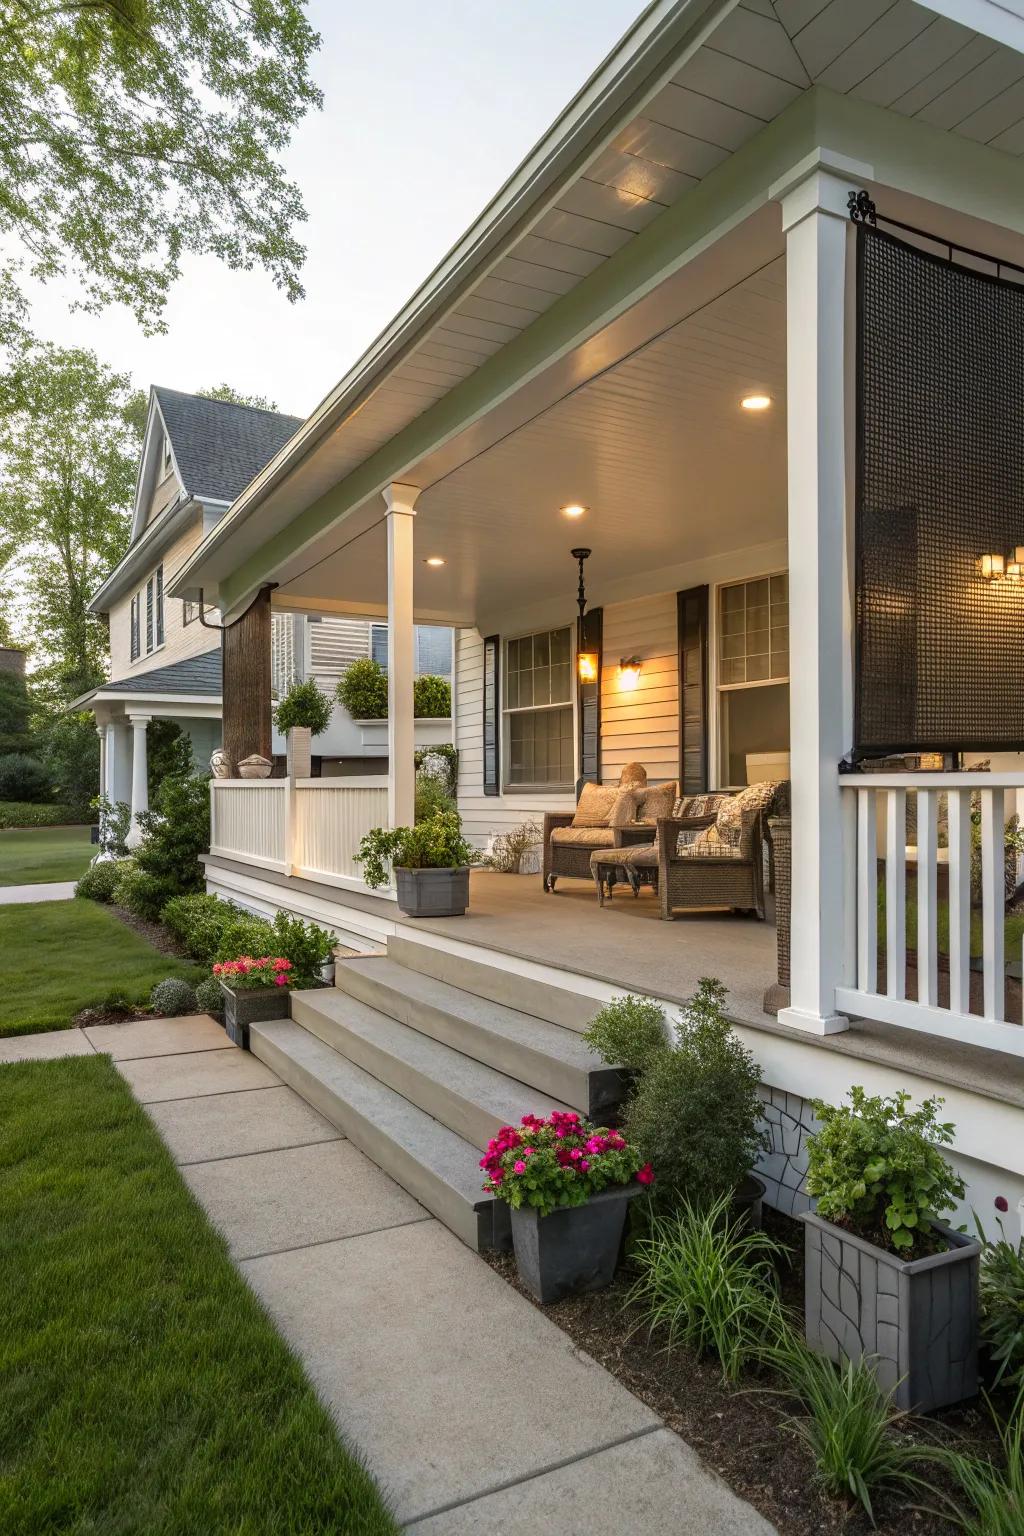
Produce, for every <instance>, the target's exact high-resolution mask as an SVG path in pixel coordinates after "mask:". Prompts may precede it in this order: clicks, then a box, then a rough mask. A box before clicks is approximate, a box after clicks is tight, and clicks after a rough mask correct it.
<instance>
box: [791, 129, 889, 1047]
mask: <svg viewBox="0 0 1024 1536" xmlns="http://www.w3.org/2000/svg"><path fill="white" fill-rule="evenodd" d="M871 175H872V172H871V168H870V166H866V165H859V164H857V163H856V162H853V161H850V160H847V159H845V157H842V156H836V155H832V154H829V153H828V152H827V151H824V150H817V151H815V152H814V153H813V154H811V155H809V156H808V157H807V158H806V159H805V160H804V161H802V162H801V163H800V165H798V166H796V167H794V169H793V171H792V172H791V173H790V174H789V175H788V176H785V177H783V178H782V180H781V181H779V182H777V183H776V184H775V186H773V187H772V189H771V196H772V197H773V198H775V199H777V200H778V201H779V202H781V204H782V227H783V230H784V232H785V235H786V380H787V383H786V392H787V399H786V415H787V422H788V429H787V432H788V468H789V633H790V683H789V687H790V742H789V755H790V773H791V778H792V795H793V878H792V957H791V971H790V974H791V987H790V1007H789V1008H786V1009H784V1010H783V1011H782V1012H781V1013H780V1014H779V1021H780V1023H783V1024H789V1025H794V1026H796V1027H798V1028H800V1029H805V1030H808V1031H809V1032H811V1033H813V1034H832V1033H834V1032H836V1031H838V1030H841V1029H845V1028H846V1027H847V1025H848V1020H846V1019H845V1018H843V1017H842V1016H841V1015H840V1014H838V1013H837V1012H836V1004H835V989H836V987H837V985H840V984H841V983H850V984H852V981H853V978H852V975H849V976H848V975H847V971H848V970H849V969H850V966H851V962H852V959H853V956H852V954H851V946H850V944H849V926H848V918H849V916H850V914H849V912H848V910H847V909H848V904H849V899H850V890H851V883H850V881H849V879H848V873H849V869H848V866H850V864H851V861H852V859H853V857H854V849H853V840H854V836H855V825H854V823H853V822H852V820H851V818H852V816H853V814H854V809H853V799H854V797H853V796H847V799H848V800H849V801H850V806H849V808H848V809H849V812H850V816H849V817H848V816H847V814H846V811H847V808H846V807H844V805H843V804H842V803H841V801H842V796H841V795H840V790H839V780H838V765H839V762H840V760H841V759H842V758H843V757H845V755H846V754H847V753H848V752H849V750H850V748H851V746H852V744H853V686H852V665H853V622H852V594H851V580H850V562H849V558H848V527H847V514H846V507H847V489H848V468H849V462H848V457H847V445H848V428H849V420H848V405H849V400H848V391H847V381H848V377H849V372H848V366H847V361H848V354H847V343H848V338H847V245H848V240H849V231H850V228H851V226H850V221H849V211H848V207H847V198H848V195H849V192H850V191H851V189H853V188H854V187H857V186H860V185H862V184H863V182H864V181H866V180H870V178H871ZM849 341H850V343H851V344H852V337H850V338H849ZM847 821H850V825H849V826H847V825H846V822H847Z"/></svg>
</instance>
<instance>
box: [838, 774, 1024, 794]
mask: <svg viewBox="0 0 1024 1536" xmlns="http://www.w3.org/2000/svg"><path fill="white" fill-rule="evenodd" d="M839 787H840V788H841V789H860V790H866V789H1024V773H1021V772H1002V771H1000V772H998V773H926V772H922V773H841V774H840V775H839Z"/></svg>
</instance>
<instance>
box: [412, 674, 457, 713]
mask: <svg viewBox="0 0 1024 1536" xmlns="http://www.w3.org/2000/svg"><path fill="white" fill-rule="evenodd" d="M412 712H413V714H414V715H415V716H416V718H417V720H447V719H448V717H449V716H450V715H451V712H452V685H451V683H450V682H449V681H448V679H447V678H446V677H435V676H434V674H433V673H431V672H425V673H424V674H423V676H422V677H418V678H417V679H416V681H415V682H414V683H413V685H412Z"/></svg>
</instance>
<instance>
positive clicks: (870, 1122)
mask: <svg viewBox="0 0 1024 1536" xmlns="http://www.w3.org/2000/svg"><path fill="white" fill-rule="evenodd" d="M849 1098H850V1102H849V1104H842V1105H838V1106H837V1105H834V1104H827V1103H824V1102H823V1101H822V1100H820V1099H817V1100H814V1101H813V1105H812V1107H813V1109H814V1113H815V1115H816V1116H817V1119H818V1121H819V1129H818V1130H816V1131H815V1132H813V1133H812V1134H811V1135H810V1136H809V1137H808V1138H807V1156H808V1168H807V1192H808V1194H810V1195H812V1196H813V1197H814V1198H815V1199H816V1201H817V1210H816V1211H809V1212H806V1213H805V1214H804V1216H803V1217H802V1218H801V1219H802V1220H803V1222H804V1230H805V1251H806V1268H805V1281H804V1314H805V1316H804V1321H805V1327H806V1332H807V1342H808V1343H809V1344H810V1346H811V1348H812V1349H815V1350H817V1351H819V1352H820V1353H821V1354H824V1355H827V1356H829V1358H830V1359H833V1360H836V1361H839V1360H842V1359H849V1360H853V1361H854V1362H856V1361H857V1360H859V1359H861V1358H862V1357H863V1358H867V1359H868V1360H870V1363H871V1365H872V1367H873V1369H874V1370H875V1373H876V1375H877V1377H878V1381H879V1384H880V1386H881V1387H882V1388H883V1390H884V1391H887V1392H888V1391H892V1392H893V1394H894V1400H895V1402H896V1404H897V1406H898V1407H900V1408H906V1409H914V1410H916V1411H918V1412H922V1413H924V1412H928V1411H929V1410H931V1409H933V1408H941V1407H944V1406H945V1405H947V1404H949V1403H955V1402H959V1401H960V1400H961V1399H962V1398H965V1397H972V1396H973V1395H974V1393H975V1392H976V1391H977V1387H978V1256H979V1252H980V1244H979V1243H977V1242H975V1241H973V1240H972V1239H971V1238H969V1237H966V1236H965V1235H964V1234H963V1233H961V1232H955V1231H953V1230H952V1229H951V1228H950V1227H948V1226H945V1225H943V1223H942V1221H941V1220H940V1218H941V1216H942V1214H943V1212H946V1211H951V1210H953V1208H954V1207H955V1206H956V1204H957V1202H958V1201H960V1200H962V1199H963V1197H964V1189H965V1186H964V1181H963V1179H962V1178H961V1177H960V1176H959V1174H957V1173H956V1172H955V1171H954V1170H953V1168H952V1167H951V1166H950V1164H949V1162H948V1161H947V1159H946V1158H945V1156H944V1155H943V1152H942V1148H943V1147H945V1146H949V1145H950V1144H951V1142H952V1141H953V1131H954V1128H953V1126H952V1125H951V1124H949V1123H948V1122H941V1121H940V1120H939V1118H938V1114H939V1109H940V1107H941V1105H942V1100H941V1099H938V1098H931V1099H925V1100H924V1101H923V1103H921V1104H920V1105H919V1106H918V1108H917V1109H913V1110H911V1109H908V1107H907V1106H908V1104H909V1101H910V1095H909V1094H908V1093H897V1094H893V1095H892V1096H891V1097H881V1096H876V1097H871V1096H869V1095H868V1094H866V1093H865V1091H864V1089H863V1088H860V1087H854V1088H851V1089H850V1094H849Z"/></svg>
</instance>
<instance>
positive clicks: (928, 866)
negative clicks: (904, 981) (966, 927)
mask: <svg viewBox="0 0 1024 1536" xmlns="http://www.w3.org/2000/svg"><path fill="white" fill-rule="evenodd" d="M937 799H938V797H937V795H936V793H935V791H934V790H933V789H919V790H918V792H917V1000H918V1002H919V1003H925V1004H926V1005H927V1006H928V1007H930V1008H934V1007H935V1005H936V1004H937V1002H938V1000H939V909H938V828H937V825H936V805H937Z"/></svg>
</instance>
